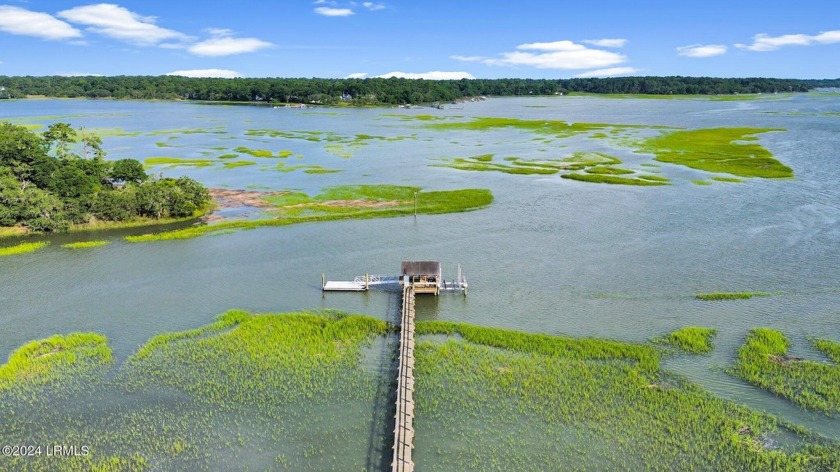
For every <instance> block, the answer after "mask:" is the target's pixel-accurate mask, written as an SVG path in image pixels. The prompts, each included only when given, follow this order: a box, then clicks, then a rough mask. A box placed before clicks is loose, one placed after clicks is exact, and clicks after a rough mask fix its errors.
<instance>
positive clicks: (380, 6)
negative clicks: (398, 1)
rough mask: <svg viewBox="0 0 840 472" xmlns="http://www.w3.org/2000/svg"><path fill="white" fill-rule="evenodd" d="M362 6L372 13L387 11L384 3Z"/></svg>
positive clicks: (364, 4) (370, 3) (366, 3)
mask: <svg viewBox="0 0 840 472" xmlns="http://www.w3.org/2000/svg"><path fill="white" fill-rule="evenodd" d="M362 6H363V7H365V8H367V9H368V10H370V11H377V10H383V9H385V4H384V3H373V2H362Z"/></svg>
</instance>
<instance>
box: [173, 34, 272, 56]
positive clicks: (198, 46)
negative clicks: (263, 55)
mask: <svg viewBox="0 0 840 472" xmlns="http://www.w3.org/2000/svg"><path fill="white" fill-rule="evenodd" d="M270 46H273V45H272V44H271V43H269V42H266V41H263V40H261V39H257V38H230V37H217V38H210V39H207V40H204V41H201V42H198V43H195V44H193V45H191V46H190V47H188V48H187V51H189V52H190V53H191V54H195V55H196V56H230V55H233V54H243V53H246V52H254V51H258V50H260V49H264V48H267V47H270Z"/></svg>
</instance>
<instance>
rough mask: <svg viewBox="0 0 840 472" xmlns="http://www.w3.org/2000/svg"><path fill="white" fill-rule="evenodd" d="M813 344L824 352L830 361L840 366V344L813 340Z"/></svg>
mask: <svg viewBox="0 0 840 472" xmlns="http://www.w3.org/2000/svg"><path fill="white" fill-rule="evenodd" d="M810 341H811V344H812V345H813V346H814V347H815V348H817V349H819V350H820V351H822V352H823V354H825V355H826V356H828V358H829V359H831V360H832V361H834V362H835V363H837V364H840V343H838V342H834V341H832V340H830V339H811V340H810Z"/></svg>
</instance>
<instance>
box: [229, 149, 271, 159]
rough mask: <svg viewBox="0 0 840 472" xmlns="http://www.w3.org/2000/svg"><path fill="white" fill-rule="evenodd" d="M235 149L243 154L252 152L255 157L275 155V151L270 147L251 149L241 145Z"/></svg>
mask: <svg viewBox="0 0 840 472" xmlns="http://www.w3.org/2000/svg"><path fill="white" fill-rule="evenodd" d="M233 150H234V151H236V152H238V153H241V154H250V155H251V156H254V157H275V156H274V153H273V152H271V151H269V150H268V149H251V148H249V147H245V146H239V147H236V148H234V149H233Z"/></svg>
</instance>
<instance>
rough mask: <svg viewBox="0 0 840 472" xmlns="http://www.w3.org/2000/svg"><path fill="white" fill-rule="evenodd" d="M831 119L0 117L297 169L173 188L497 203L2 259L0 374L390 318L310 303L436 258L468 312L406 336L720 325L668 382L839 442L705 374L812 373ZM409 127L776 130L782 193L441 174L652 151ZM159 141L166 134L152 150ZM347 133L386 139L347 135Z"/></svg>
mask: <svg viewBox="0 0 840 472" xmlns="http://www.w3.org/2000/svg"><path fill="white" fill-rule="evenodd" d="M535 105H536V106H539V108H536V107H534V106H535ZM838 111H840V98H838V97H837V96H827V95H815V94H811V95H795V96H792V97H784V98H783V99H776V98H775V97H770V96H768V97H767V99H762V100H752V101H744V102H739V101H734V102H724V101H709V100H699V99H691V100H643V99H604V98H597V97H558V98H522V99H520V98H504V99H502V98H499V99H490V100H488V101H486V102H478V103H469V104H466V105H465V107H464V109H459V110H434V109H420V110H404V109H399V110H398V109H335V110H333V109H330V110H325V109H311V110H286V109H281V110H275V109H271V108H268V107H236V106H209V105H200V104H192V103H172V102H118V101H79V100H33V101H3V102H2V103H0V119H9V118H13V119H14V121H15V122H19V123H44V124H48V123H50V122H53V121H67V122H70V123H71V124H72V125H74V126H85V127H87V128H90V129H95V128H115V127H121V128H123V129H124V130H125V131H129V132H133V131H140V132H141V134H140V135H137V136H108V135H106V137H105V138H104V143H105V146H104V147H105V149H106V150H108V151H109V158H113V159H118V158H124V157H134V158H138V159H144V158H147V157H152V156H170V157H180V158H194V159H197V158H204V159H207V158H210V159H215V157H217V156H218V155H221V154H225V153H229V152H231V151H230V149H233V148H235V147H237V146H247V147H249V148H254V149H269V150H272V151H274V152H275V153H276V152H277V151H280V150H290V151H292V152H293V153H295V155H297V154H300V155H302V156H303V157H302V158H297V157H294V156H292V157H289V158H286V159H278V158H273V159H265V158H254V157H252V156H249V155H242V157H240V158H239V159H240V160H252V161H257V162H258V165H256V166H249V167H240V168H234V169H225V168H223V167H222V166H221V164H219V165H216V166H211V167H205V168H187V167H177V168H155V169H154V170H153V171H154V172H155V173H158V172H160V173H163V174H164V175H182V174H187V175H191V176H193V177H196V178H198V179H200V180H202V181H203V182H205V183H206V184H208V185H210V186H227V187H230V188H249V187H250V188H266V189H289V188H292V189H298V190H301V191H304V192H308V193H317V192H318V191H319V190H320V189H321V188H323V187H326V186H331V185H341V184H375V183H388V184H402V185H416V186H421V187H424V188H427V189H456V188H464V187H486V188H489V189H491V190H492V191H493V193H494V195H495V197H496V202H495V203H494V204H493V206H491V207H490V208H488V209H485V210H481V211H476V212H471V213H463V214H452V215H436V216H425V215H422V216H419V217H417V218H411V217H408V218H393V219H382V220H364V221H336V222H329V223H315V224H304V225H297V226H289V227H280V228H264V229H258V230H252V231H244V232H238V233H234V234H225V235H220V236H214V237H202V238H198V239H193V240H185V241H168V242H160V243H146V244H129V243H126V242H123V241H122V240H121V239H119V236H121V235H123V234H126V232H117V233H108V234H107V235H106V236H105V237H106V238H109V239H112V241H111V244H109V245H107V246H104V247H100V248H95V249H90V250H80V251H69V250H66V249H62V248H61V247H59V246H60V244H61V243H64V242H68V241H72V240H84V239H88V238H93V237H95V238H102V237H103V235H102V234H97V235H96V236H88V235H85V234H72V235H62V236H56V237H54V238H51V239H52V240H53V244H51V246H49V247H47V248H46V249H43V250H41V251H38V252H36V253H32V254H28V255H23V256H15V257H6V258H0V307H2V308H1V309H0V333H2V334H0V357H5V356H7V355H8V354H9V353H10V352H11V351H13V350H14V349H15V348H17V347H18V346H20V345H21V344H23V343H25V342H27V341H29V340H32V339H38V338H43V337H46V336H49V335H52V334H55V333H67V332H71V331H95V332H99V333H103V334H105V335H106V336H108V338H109V339H110V342H111V345H112V347H113V348H114V350H115V354H116V357H117V359H118V361H120V360H122V359H124V358H126V357H127V356H129V355H130V354H131V353H132V352H134V351H135V350H136V349H137V348H138V346H140V345H141V344H143V343H144V342H145V341H146V340H147V339H148V338H149V337H151V336H152V335H154V334H156V333H160V332H166V331H174V330H183V329H189V328H194V327H198V326H202V325H205V324H208V323H209V322H210V321H211V320H212V317H213V316H214V315H216V314H218V313H221V312H223V311H225V310H228V309H230V308H242V309H247V310H254V311H265V312H280V311H293V310H300V309H309V308H336V309H341V310H347V311H352V312H361V313H365V314H369V315H372V316H377V317H382V318H387V319H394V317H395V316H394V313H395V308H394V307H395V304H396V298H397V297H398V295H397V294H393V293H386V292H370V293H365V294H348V293H326V294H324V293H322V292H321V290H320V278H321V274H322V273H326V274H327V278H328V279H333V280H348V279H350V278H352V277H353V276H355V275H360V274H363V273H366V272H367V273H371V274H394V273H396V272H397V270H398V267H399V262H400V261H401V260H409V259H433V260H440V261H441V262H442V263H443V266H444V271H445V275H446V278H447V279H451V278H454V276H455V270H456V264H459V263H460V264H461V265H462V266H463V269H464V273H465V275H466V276H467V279H468V281H469V284H470V289H469V295H468V296H467V297H462V296H453V295H446V296H441V297H439V298H436V299H432V298H429V299H426V298H421V299H418V301H417V306H416V309H417V316H418V319H420V320H426V319H443V320H457V321H466V322H469V323H475V324H480V325H488V326H496V327H505V328H515V329H520V330H525V331H533V332H545V333H552V334H568V335H573V336H596V337H607V338H615V339H621V340H627V341H644V340H647V339H649V338H651V337H653V336H658V335H661V334H663V333H666V332H669V331H671V330H674V329H676V328H679V327H683V326H687V325H701V326H708V327H712V328H716V329H718V330H719V334H718V336H717V338H716V340H715V344H716V349H715V351H714V352H713V353H712V354H711V355H709V356H705V357H684V358H683V357H678V358H675V359H672V360H668V361H667V362H665V367H666V368H668V369H672V370H675V371H677V372H679V373H681V374H683V375H685V376H687V377H688V378H690V379H691V380H692V381H695V382H697V383H699V384H700V385H702V386H703V387H704V388H706V389H708V390H709V391H711V392H713V393H714V394H716V395H719V396H721V397H724V398H728V399H732V400H735V401H738V402H741V403H745V404H747V405H750V406H753V407H756V408H758V409H762V410H766V411H768V412H770V413H773V414H776V415H779V416H780V417H782V418H783V419H785V420H788V421H791V422H794V423H798V424H802V425H805V426H807V427H808V428H812V429H814V430H815V431H817V432H819V433H821V434H824V435H827V436H831V437H835V438H840V423H839V422H838V420H832V419H827V418H825V417H824V416H822V415H820V414H815V413H808V412H804V411H802V410H801V409H799V408H797V407H795V406H793V405H792V404H791V403H789V402H787V401H786V400H783V399H779V398H777V397H775V396H772V395H770V394H767V393H766V392H764V391H761V390H758V389H755V388H753V387H751V386H749V385H746V384H744V383H743V382H741V381H739V380H737V379H734V378H732V377H729V376H727V375H726V374H723V373H721V372H720V370H721V369H720V368H722V367H726V366H728V365H729V364H730V363H731V362H732V361H733V360H734V358H735V353H736V350H737V348H738V347H739V346H740V345H741V343H742V341H743V339H744V336H745V335H746V333H747V331H748V330H749V329H750V328H753V327H759V326H767V327H771V328H775V329H779V330H781V331H782V332H783V333H785V334H786V335H787V336H789V337H790V338H791V340H792V341H793V347H792V353H793V354H799V355H804V356H805V357H810V358H819V357H818V356H817V353H816V352H814V351H813V349H811V348H810V347H809V345H808V343H807V341H806V340H805V338H806V336H821V337H828V338H831V339H834V340H840V316H838V315H840V272H839V271H837V270H836V268H837V267H838V266H840V244H838V241H840V208H838V202H840V189H838V186H837V182H838V179H840V140H838V139H837V132H838V130H840V118H838V117H837V116H831V115H828V114H829V113H836V112H838ZM422 114H431V115H439V116H440V117H441V118H445V119H448V120H449V119H451V120H460V119H463V118H468V117H473V116H499V117H511V118H522V119H558V120H565V121H570V122H598V123H616V124H644V125H667V126H678V127H688V128H706V127H721V126H727V127H729V126H749V127H780V128H785V129H786V131H784V132H777V133H766V134H762V135H760V136H759V142H760V144H762V145H763V146H765V147H766V148H768V149H769V150H770V151H771V152H773V153H774V154H775V155H776V157H777V158H778V159H779V160H781V161H782V162H783V163H784V164H786V165H788V166H790V167H792V168H793V169H794V172H795V174H796V178H795V179H793V180H760V179H752V180H747V181H746V182H745V183H742V184H725V183H714V184H713V185H711V186H698V185H694V184H692V183H691V180H692V179H697V178H708V174H707V173H705V172H702V171H696V170H691V169H688V168H685V167H680V166H672V165H666V164H663V165H662V166H661V167H660V168H659V169H658V170H659V171H660V173H659V175H663V176H665V177H669V178H671V179H672V180H673V182H672V183H673V185H671V186H668V187H657V188H638V187H624V186H605V185H597V184H588V183H581V182H573V181H569V180H564V179H561V178H560V177H559V175H552V176H518V175H507V174H499V173H492V172H463V171H457V170H453V169H446V168H439V167H429V164H434V163H435V162H436V160H437V159H441V158H447V157H448V158H451V157H469V156H473V155H478V154H486V153H494V154H496V155H497V156H498V157H497V158H498V159H501V157H504V156H517V157H522V158H549V157H565V156H568V155H570V154H571V153H572V152H575V151H598V152H607V153H610V154H613V155H615V156H617V157H620V158H621V159H623V160H624V161H625V164H626V165H627V166H629V167H631V168H640V169H641V168H642V167H638V164H639V163H642V162H651V156H649V155H640V154H635V153H634V152H633V151H632V149H628V148H625V147H622V146H621V144H620V143H618V142H616V141H611V140H603V139H589V138H586V137H581V136H578V137H573V138H569V139H565V140H551V142H545V141H544V140H542V138H545V137H544V136H536V137H539V138H541V140H540V141H535V140H534V138H535V135H534V134H533V133H529V132H527V131H520V130H510V129H505V130H491V131H445V132H442V131H435V130H430V129H427V128H425V125H426V124H428V123H433V122H442V121H440V120H438V121H426V120H415V119H401V118H407V117H411V116H414V115H422ZM56 115H58V116H59V118H55V116H56ZM394 115H399V116H394ZM27 117H29V118H27ZM462 117H463V118H462ZM261 129H272V130H281V131H286V132H295V131H318V132H326V131H328V132H332V133H333V134H332V136H333V138H331V139H333V140H332V141H329V140H327V139H326V137H325V136H326V135H322V138H324V139H322V140H321V141H318V142H316V141H310V140H307V139H302V138H300V136H304V135H303V134H300V133H297V134H295V137H292V138H289V137H275V138H271V137H268V136H253V135H248V134H246V133H247V131H248V130H261ZM160 130H181V132H173V133H172V134H168V133H167V134H161V133H153V132H154V131H160ZM184 130H193V131H201V130H203V132H195V133H192V134H184V133H183V131H184ZM150 133H153V134H150ZM651 133H653V131H644V132H642V133H641V134H642V135H649V134H651ZM358 134H368V135H372V136H384V137H393V138H396V137H402V138H401V139H394V140H392V141H384V140H379V139H367V140H359V139H356V138H355V135H358ZM173 137H174V139H170V138H173ZM156 142H166V143H167V144H169V145H171V146H178V147H159V146H158V145H156V144H155V143H156ZM361 142H364V143H365V144H360V143H361ZM336 143H338V144H341V145H342V146H344V147H345V148H348V149H350V150H351V151H352V157H350V158H342V157H337V156H335V155H334V154H331V153H330V152H329V150H328V148H327V146H328V145H333V144H336ZM222 147H224V148H225V149H221V148H222ZM220 162H227V161H220ZM278 162H287V165H293V164H307V165H312V164H317V165H323V166H324V167H325V168H330V169H341V170H342V171H343V172H341V173H336V174H324V175H310V174H305V173H303V172H302V171H295V172H289V173H283V172H277V171H276V170H273V169H272V167H273V166H274V165H275V164H277V163H278ZM132 232H134V233H137V232H142V230H133V231H132ZM713 291H762V292H779V295H777V296H772V297H762V298H755V299H751V300H742V301H731V302H701V301H697V300H695V299H694V298H693V295H694V294H696V293H702V292H713ZM256 465H257V464H255V466H256Z"/></svg>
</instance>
